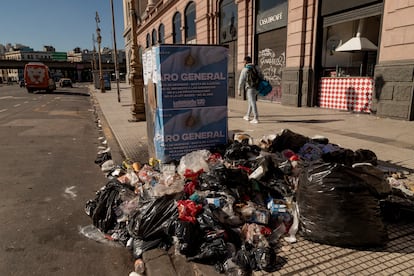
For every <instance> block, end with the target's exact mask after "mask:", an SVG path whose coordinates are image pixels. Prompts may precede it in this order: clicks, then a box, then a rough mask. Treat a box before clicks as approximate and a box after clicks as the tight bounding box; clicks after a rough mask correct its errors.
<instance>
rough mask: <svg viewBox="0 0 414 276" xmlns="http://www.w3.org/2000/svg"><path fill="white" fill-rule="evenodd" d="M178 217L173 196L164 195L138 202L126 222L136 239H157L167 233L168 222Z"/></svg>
mask: <svg viewBox="0 0 414 276" xmlns="http://www.w3.org/2000/svg"><path fill="white" fill-rule="evenodd" d="M177 217H178V210H177V203H176V200H175V197H174V196H171V195H165V196H162V197H159V198H156V199H153V200H147V201H143V202H140V206H139V208H138V210H137V211H136V213H135V214H134V215H132V217H131V219H130V222H129V224H128V232H129V233H130V235H131V236H132V237H134V238H137V239H142V240H145V241H148V240H157V239H163V238H164V237H165V236H167V235H168V229H169V227H170V224H171V223H172V222H173V221H174V220H176V219H177Z"/></svg>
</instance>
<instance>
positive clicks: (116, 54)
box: [111, 0, 121, 103]
mask: <svg viewBox="0 0 414 276" xmlns="http://www.w3.org/2000/svg"><path fill="white" fill-rule="evenodd" d="M111 11H112V33H113V35H114V63H115V79H116V91H117V94H118V103H120V102H121V96H120V95H119V66H118V50H117V49H116V35H115V17H114V1H113V0H111Z"/></svg>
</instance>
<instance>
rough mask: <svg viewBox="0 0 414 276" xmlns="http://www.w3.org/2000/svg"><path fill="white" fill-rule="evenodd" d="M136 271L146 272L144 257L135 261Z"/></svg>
mask: <svg viewBox="0 0 414 276" xmlns="http://www.w3.org/2000/svg"><path fill="white" fill-rule="evenodd" d="M134 268H135V272H136V273H139V274H143V273H144V272H145V264H144V262H143V261H142V259H136V260H135V263H134Z"/></svg>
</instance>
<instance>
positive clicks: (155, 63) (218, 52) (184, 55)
mask: <svg viewBox="0 0 414 276" xmlns="http://www.w3.org/2000/svg"><path fill="white" fill-rule="evenodd" d="M145 58H146V59H151V61H149V63H151V68H152V69H150V70H152V74H150V75H151V77H148V78H150V84H151V82H153V83H155V86H154V88H153V89H148V93H147V95H146V97H147V102H150V103H151V104H150V106H151V105H152V108H151V107H150V109H152V113H153V114H152V116H150V117H151V118H152V120H153V121H152V122H151V121H150V122H148V124H151V125H152V126H153V127H149V128H148V130H149V131H151V132H153V133H151V134H153V135H148V137H149V138H150V140H151V141H149V142H150V143H153V148H154V154H155V157H156V158H157V159H159V160H160V161H161V162H164V163H165V162H169V161H172V160H179V159H180V158H181V157H182V156H183V155H185V154H187V153H189V152H191V151H194V150H199V149H207V150H211V149H213V148H215V147H217V146H221V145H224V144H226V143H227V138H228V137H227V135H228V134H227V59H228V50H227V48H226V47H223V46H218V45H165V44H164V45H159V46H155V47H154V48H153V49H151V52H149V55H147V56H146V57H145ZM144 74H145V71H144ZM146 81H147V84H148V79H146ZM150 148H151V145H150ZM150 154H151V153H150Z"/></svg>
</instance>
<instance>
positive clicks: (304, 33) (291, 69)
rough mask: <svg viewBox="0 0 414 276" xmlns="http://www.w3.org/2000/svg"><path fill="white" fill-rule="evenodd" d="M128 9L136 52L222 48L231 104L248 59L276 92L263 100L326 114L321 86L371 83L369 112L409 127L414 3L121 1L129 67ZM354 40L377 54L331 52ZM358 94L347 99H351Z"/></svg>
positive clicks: (413, 116)
mask: <svg viewBox="0 0 414 276" xmlns="http://www.w3.org/2000/svg"><path fill="white" fill-rule="evenodd" d="M132 2H135V6H134V7H133V8H132V10H134V11H135V13H136V15H137V18H138V26H137V43H138V45H139V47H140V50H141V51H144V50H145V49H146V48H149V47H151V46H152V45H155V44H158V43H165V44H190V43H196V44H220V45H226V46H227V47H228V48H229V53H230V56H229V59H228V60H229V63H228V76H229V88H228V96H229V97H238V96H237V91H236V90H237V80H238V76H239V74H240V71H241V69H242V67H243V58H244V56H246V55H250V56H252V58H253V60H254V62H255V63H257V64H259V65H260V67H261V68H262V70H263V73H264V75H265V77H266V78H267V79H269V80H270V81H271V83H272V85H273V88H274V89H273V91H272V93H271V94H270V95H268V96H266V97H264V98H261V99H260V100H264V101H270V102H274V103H276V104H277V103H279V104H282V105H289V106H296V107H298V108H299V107H305V106H308V107H314V106H321V107H324V106H322V104H321V97H322V96H323V95H322V94H323V93H324V91H322V89H321V87H322V86H321V83H322V82H323V81H331V80H330V79H329V78H335V77H336V78H337V79H338V80H339V81H342V80H343V79H344V78H350V77H354V76H355V77H357V78H361V79H366V78H367V79H369V80H372V87H371V88H369V91H370V92H369V93H370V98H369V108H367V109H366V110H368V112H370V113H373V114H376V115H377V116H381V117H390V118H395V119H402V120H414V107H413V106H414V104H413V99H414V97H413V82H414V79H413V76H414V59H413V57H412V53H414V36H413V35H412V34H413V33H414V17H412V16H411V14H412V12H413V11H414V1H409V0H405V1H403V0H383V1H382V0H379V1H378V0H349V1H343V0H305V1H303V0H302V1H299V0H221V1H213V0H193V1H172V0H135V1H131V0H124V24H125V30H124V34H123V35H124V38H125V44H126V53H127V64H129V59H130V45H131V39H132V34H131V31H130V30H131V25H130V22H131V20H130V14H131V8H130V7H131V3H132ZM362 23H363V24H362ZM359 36H361V37H364V39H365V37H366V38H367V39H368V40H369V41H370V42H372V44H373V45H374V46H373V47H375V48H372V49H368V48H362V49H361V50H358V49H357V50H354V49H351V50H345V51H344V52H343V51H336V49H339V46H341V45H343V44H345V42H348V40H350V39H351V38H352V37H359ZM339 77H340V78H339ZM370 83H371V82H370ZM358 89H359V88H358V87H356V88H352V89H350V88H349V89H348V90H347V93H352V95H353V96H352V97H354V94H356V95H357V92H358V91H357V92H355V91H354V90H358ZM364 89H365V88H364ZM367 90H368V88H367ZM334 92H335V91H334ZM364 93H365V92H364ZM371 94H372V95H371ZM241 97H243V98H244V97H245V96H244V95H242V96H241ZM352 100H353V101H358V95H357V96H355V98H352ZM347 101H349V99H347ZM346 104H348V105H346ZM346 104H345V109H347V110H351V111H354V110H355V109H353V108H354V106H353V104H354V103H352V105H349V104H350V103H349V102H348V103H346ZM355 104H357V103H355ZM366 104H367V105H368V103H366Z"/></svg>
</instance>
